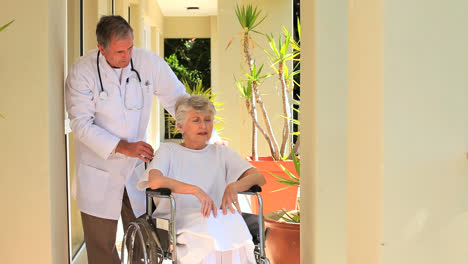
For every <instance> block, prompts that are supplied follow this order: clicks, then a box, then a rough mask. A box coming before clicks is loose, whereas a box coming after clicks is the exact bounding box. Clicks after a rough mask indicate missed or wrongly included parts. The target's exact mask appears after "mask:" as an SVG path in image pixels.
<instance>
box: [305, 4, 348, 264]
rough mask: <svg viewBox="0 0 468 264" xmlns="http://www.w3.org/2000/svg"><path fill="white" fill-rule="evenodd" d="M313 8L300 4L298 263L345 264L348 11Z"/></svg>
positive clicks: (334, 6)
mask: <svg viewBox="0 0 468 264" xmlns="http://www.w3.org/2000/svg"><path fill="white" fill-rule="evenodd" d="M315 4H316V6H315V8H314V6H313V3H311V2H309V1H304V2H302V3H301V8H302V10H301V14H303V16H302V19H301V23H302V26H303V31H302V34H303V36H302V37H303V39H302V47H303V49H302V55H301V72H302V74H301V83H302V85H301V87H302V89H301V119H302V120H301V133H302V135H303V136H302V138H301V140H302V143H301V144H302V147H301V157H302V158H303V159H305V162H303V170H302V175H303V177H302V178H301V185H302V186H301V188H302V191H301V194H302V195H303V196H306V198H305V199H306V201H308V202H307V203H306V205H304V203H303V204H302V208H304V210H303V215H302V220H303V221H302V222H303V223H304V222H305V223H307V224H303V225H302V226H301V228H302V229H303V237H302V241H301V243H302V244H303V250H302V252H303V263H321V264H345V263H347V261H346V187H347V185H346V181H347V179H346V163H347V158H346V156H347V154H346V149H347V147H346V144H347V140H346V139H347V136H346V133H347V93H348V72H347V71H348V64H347V63H348V59H347V56H348V45H347V42H348V40H347V31H348V14H347V12H348V8H347V3H346V2H344V1H340V0H324V1H315ZM314 9H315V10H317V11H315V12H314ZM314 31H315V34H313V33H314ZM312 47H315V49H312ZM313 69H316V70H315V71H313ZM314 146H315V147H314ZM314 200H315V204H314V203H312V202H309V201H314ZM310 221H313V223H314V224H313V225H312V224H311V222H310ZM304 234H305V236H304ZM312 238H314V240H315V241H317V243H315V244H313V239H312ZM312 248H313V249H314V250H313V251H312V250H311V249H312ZM312 260H313V261H312Z"/></svg>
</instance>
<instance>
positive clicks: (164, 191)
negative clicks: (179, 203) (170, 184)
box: [146, 188, 172, 196]
mask: <svg viewBox="0 0 468 264" xmlns="http://www.w3.org/2000/svg"><path fill="white" fill-rule="evenodd" d="M171 193H172V192H171V189H168V188H158V189H151V188H146V194H149V195H151V196H169V195H171Z"/></svg>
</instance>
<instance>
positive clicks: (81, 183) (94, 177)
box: [77, 164, 110, 202]
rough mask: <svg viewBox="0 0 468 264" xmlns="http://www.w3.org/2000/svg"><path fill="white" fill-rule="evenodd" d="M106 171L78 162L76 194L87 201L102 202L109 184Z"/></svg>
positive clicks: (108, 175)
mask: <svg viewBox="0 0 468 264" xmlns="http://www.w3.org/2000/svg"><path fill="white" fill-rule="evenodd" d="M109 177H110V174H109V172H107V171H104V170H101V169H97V168H94V167H91V166H89V165H85V164H80V165H79V168H78V175H77V182H78V184H77V185H78V186H77V187H78V188H77V191H78V193H77V196H78V197H81V198H82V199H84V200H87V201H89V202H102V201H103V200H104V197H105V194H106V190H107V188H108V186H109Z"/></svg>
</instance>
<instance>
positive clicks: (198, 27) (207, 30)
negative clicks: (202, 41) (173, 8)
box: [164, 16, 211, 38]
mask: <svg viewBox="0 0 468 264" xmlns="http://www.w3.org/2000/svg"><path fill="white" fill-rule="evenodd" d="M164 32H165V33H166V34H165V38H210V37H211V26H210V17H209V16H205V17H200V16H191V17H173V16H170V17H165V18H164Z"/></svg>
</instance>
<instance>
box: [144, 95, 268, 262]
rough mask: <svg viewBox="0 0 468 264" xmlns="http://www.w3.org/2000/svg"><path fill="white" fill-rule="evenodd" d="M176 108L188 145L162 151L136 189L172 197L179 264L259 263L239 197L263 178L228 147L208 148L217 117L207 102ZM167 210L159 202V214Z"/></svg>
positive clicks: (186, 101) (190, 101)
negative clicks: (168, 191) (164, 192)
mask: <svg viewBox="0 0 468 264" xmlns="http://www.w3.org/2000/svg"><path fill="white" fill-rule="evenodd" d="M175 107H176V122H177V128H178V129H179V131H180V132H181V133H182V134H183V136H184V141H183V142H182V143H180V144H175V143H165V144H162V145H161V146H160V148H159V149H158V151H157V152H156V155H155V159H154V160H153V161H152V162H151V164H150V166H149V168H148V170H147V171H146V172H145V174H144V175H143V176H142V178H141V179H140V182H139V183H138V188H140V189H144V188H146V187H148V186H149V187H151V188H153V189H156V188H169V189H171V190H172V192H173V193H174V196H175V199H176V204H177V210H176V229H177V250H178V256H179V263H189V264H196V263H223V264H226V263H239V264H245V263H255V258H254V254H253V250H254V245H253V242H252V237H251V235H250V233H249V230H248V228H247V226H246V224H245V222H244V220H243V218H242V216H241V214H240V212H241V211H240V207H239V204H238V201H237V193H238V192H239V191H244V190H247V189H248V188H250V187H251V186H252V185H255V184H257V185H263V184H264V183H265V179H264V177H263V175H262V174H260V173H259V172H258V170H257V169H255V168H254V167H253V166H252V165H250V163H248V162H246V161H245V160H244V159H243V158H242V157H240V156H239V155H238V154H237V153H236V152H234V151H233V150H231V149H229V148H228V147H226V146H223V145H211V144H207V141H208V140H209V139H210V137H211V131H212V129H213V119H214V114H215V109H214V107H213V104H212V103H211V102H210V101H209V100H208V99H206V98H204V97H201V96H191V97H182V98H180V99H179V100H178V101H177V103H176V106H175ZM169 208H170V207H169V204H168V202H167V200H161V201H160V202H159V205H158V207H157V209H156V212H155V214H157V215H164V214H168V213H169Z"/></svg>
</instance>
